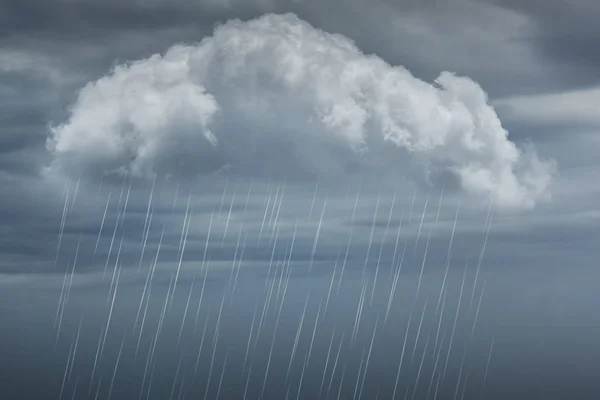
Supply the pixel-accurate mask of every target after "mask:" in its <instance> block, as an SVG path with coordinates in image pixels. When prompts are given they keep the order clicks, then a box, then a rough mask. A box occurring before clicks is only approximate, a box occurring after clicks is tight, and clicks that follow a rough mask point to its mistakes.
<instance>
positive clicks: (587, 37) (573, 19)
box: [491, 0, 600, 86]
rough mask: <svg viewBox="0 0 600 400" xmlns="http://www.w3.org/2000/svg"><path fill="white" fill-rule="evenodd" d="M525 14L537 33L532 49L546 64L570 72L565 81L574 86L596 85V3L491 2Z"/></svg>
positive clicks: (599, 12) (599, 32)
mask: <svg viewBox="0 0 600 400" xmlns="http://www.w3.org/2000/svg"><path fill="white" fill-rule="evenodd" d="M491 2H493V3H496V4H498V5H500V6H502V7H506V8H509V9H512V10H516V11H518V12H521V13H524V14H526V15H528V16H529V17H530V18H531V19H532V22H533V23H535V25H536V27H537V30H536V33H535V35H534V36H533V37H532V38H531V39H532V41H533V43H535V47H534V48H535V49H536V50H537V51H538V52H539V54H540V55H541V56H542V57H543V58H544V59H545V60H546V61H547V62H550V63H556V64H557V65H558V66H560V67H563V68H565V69H566V70H567V71H570V72H571V76H570V77H567V76H565V79H567V80H569V81H571V82H572V83H573V84H574V85H580V86H581V85H586V84H590V83H592V84H597V83H598V82H600V74H599V73H598V68H599V67H600V56H598V51H597V49H598V47H599V46H600V28H598V17H599V16H600V4H598V2H594V1H587V0H575V1H569V2H568V3H567V2H564V1H560V0H550V1H543V0H491Z"/></svg>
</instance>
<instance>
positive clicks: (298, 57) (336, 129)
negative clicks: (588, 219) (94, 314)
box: [47, 14, 555, 208]
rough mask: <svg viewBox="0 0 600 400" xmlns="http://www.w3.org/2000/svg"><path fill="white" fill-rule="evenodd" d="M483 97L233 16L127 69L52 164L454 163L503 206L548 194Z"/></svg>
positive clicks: (274, 22) (149, 174)
mask: <svg viewBox="0 0 600 400" xmlns="http://www.w3.org/2000/svg"><path fill="white" fill-rule="evenodd" d="M507 135H508V134H507V132H506V130H505V129H503V127H502V125H501V123H500V120H499V119H498V116H497V114H496V112H495V111H494V109H493V108H492V107H491V106H490V105H489V104H488V99H487V96H486V93H485V92H484V91H483V90H482V89H481V88H480V86H479V85H478V84H476V83H475V82H473V81H472V80H470V79H469V78H466V77H458V76H455V75H453V74H451V73H449V72H443V73H442V74H441V75H440V76H439V77H438V78H437V80H436V81H435V82H434V84H430V83H427V82H424V81H422V80H419V79H417V78H415V77H413V76H412V75H411V73H410V72H409V71H407V70H406V69H405V68H403V67H400V66H392V65H389V64H388V63H386V62H385V61H383V60H382V59H380V58H379V57H377V56H374V55H365V54H364V53H362V52H361V51H360V50H359V49H358V48H357V47H356V46H355V45H354V43H353V42H352V41H350V40H349V39H347V38H346V37H344V36H341V35H335V34H330V33H327V32H324V31H321V30H318V29H315V28H314V27H312V26H311V25H309V24H308V23H306V22H304V21H302V20H300V19H298V18H297V17H296V16H295V15H293V14H284V15H274V14H268V15H265V16H263V17H261V18H258V19H254V20H250V21H247V22H243V21H240V20H230V21H229V22H227V23H225V24H224V25H221V26H218V27H217V28H216V29H215V31H214V34H213V36H211V37H207V38H205V39H203V40H202V41H201V42H200V43H198V44H194V45H189V46H184V45H176V46H173V47H172V48H171V49H169V50H168V51H167V52H166V54H164V55H162V56H161V55H155V56H152V57H150V58H148V59H144V60H139V61H136V62H133V63H130V64H126V65H121V66H119V67H117V68H115V69H114V70H113V71H111V73H110V74H109V75H107V76H105V77H103V78H101V79H99V80H97V81H95V82H90V83H89V84H88V85H87V86H85V87H84V88H83V89H82V90H81V91H80V93H79V96H78V98H77V100H76V101H75V103H74V104H73V105H72V107H71V115H70V118H69V119H68V120H67V121H65V122H64V123H62V124H59V125H57V126H54V127H52V129H51V137H50V138H49V139H48V142H47V147H48V149H49V150H50V151H51V152H52V154H53V155H54V161H53V164H52V166H51V168H50V169H51V170H57V169H58V170H64V169H68V170H76V171H78V172H79V173H84V174H98V173H101V174H121V175H124V174H128V175H130V176H137V177H141V178H153V177H154V176H156V175H166V176H169V175H173V176H180V177H182V176H195V175H197V174H200V173H210V172H214V171H216V170H219V169H221V168H224V167H227V168H228V169H229V170H230V171H232V172H234V173H240V174H249V175H253V176H273V177H276V176H281V177H285V178H286V179H290V178H301V177H313V176H319V177H321V178H323V177H333V178H336V177H339V176H342V175H345V174H348V173H352V172H356V171H360V172H362V173H369V174H374V176H379V177H381V176H386V177H390V178H391V179H395V180H398V179H399V177H403V176H404V177H406V176H407V175H414V174H415V173H416V174H420V175H423V176H432V175H436V174H439V173H443V172H444V171H450V172H452V173H453V175H454V176H455V177H456V178H457V179H458V182H459V183H460V185H461V187H462V188H463V189H464V190H465V191H467V192H468V193H471V194H475V195H489V196H491V197H492V199H493V200H494V201H495V203H496V204H497V205H500V206H506V207H525V208H530V207H533V206H534V205H535V204H536V202H538V201H539V200H543V199H547V198H548V197H549V193H548V188H549V185H550V183H551V181H552V176H553V174H554V168H555V167H554V163H553V162H551V161H543V160H540V159H539V158H538V156H537V154H536V152H535V150H534V149H533V147H532V146H527V147H524V148H522V149H520V148H518V147H517V146H516V145H515V144H514V143H512V142H511V141H509V139H508V137H507Z"/></svg>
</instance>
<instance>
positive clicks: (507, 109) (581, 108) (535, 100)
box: [494, 87, 600, 128]
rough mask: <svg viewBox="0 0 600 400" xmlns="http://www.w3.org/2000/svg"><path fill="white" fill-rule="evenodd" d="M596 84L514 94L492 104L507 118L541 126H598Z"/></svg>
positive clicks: (598, 90) (599, 91) (599, 94)
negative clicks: (553, 91)
mask: <svg viewBox="0 0 600 400" xmlns="http://www.w3.org/2000/svg"><path fill="white" fill-rule="evenodd" d="M599 104H600V87H592V88H587V89H583V90H572V91H567V92H560V93H552V94H541V95H531V96H514V97H508V98H504V99H499V100H496V101H495V102H494V105H495V106H496V107H497V108H498V109H499V110H501V111H503V112H504V113H505V114H506V116H507V117H509V118H513V119H516V120H519V121H521V122H528V123H534V124H537V125H545V126H557V125H558V126H562V127H565V126H571V127H572V126H588V127H596V128H597V127H598V126H600V105H599Z"/></svg>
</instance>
